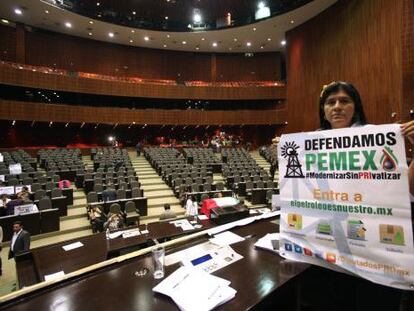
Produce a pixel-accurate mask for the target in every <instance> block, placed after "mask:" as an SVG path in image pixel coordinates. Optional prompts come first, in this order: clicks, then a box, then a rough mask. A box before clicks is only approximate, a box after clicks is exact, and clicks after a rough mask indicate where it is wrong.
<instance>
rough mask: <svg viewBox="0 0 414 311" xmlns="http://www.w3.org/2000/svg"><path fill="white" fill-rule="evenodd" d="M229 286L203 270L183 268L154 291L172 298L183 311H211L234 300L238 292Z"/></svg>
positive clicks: (227, 282) (223, 280)
mask: <svg viewBox="0 0 414 311" xmlns="http://www.w3.org/2000/svg"><path fill="white" fill-rule="evenodd" d="M229 285H230V282H229V281H227V280H225V279H222V278H219V277H216V276H214V275H211V274H208V273H206V272H203V271H202V270H196V269H192V268H189V267H181V268H178V269H177V270H176V271H175V272H173V273H172V274H171V275H170V276H169V277H167V278H166V279H165V280H163V281H162V282H161V283H160V284H158V285H157V286H156V287H154V288H153V290H154V291H155V292H158V293H161V294H164V295H167V296H170V297H171V298H172V299H173V300H174V302H175V303H176V304H177V305H178V307H179V308H180V309H181V310H184V311H187V310H188V311H190V310H191V311H192V310H198V311H209V310H212V309H214V308H215V307H217V306H219V305H221V304H223V303H225V302H227V301H229V300H231V299H232V298H234V296H235V295H236V293H237V291H236V290H234V289H233V288H231V287H230V286H229ZM189 293H191V295H189Z"/></svg>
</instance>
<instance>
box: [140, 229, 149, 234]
mask: <svg viewBox="0 0 414 311" xmlns="http://www.w3.org/2000/svg"><path fill="white" fill-rule="evenodd" d="M148 233H149V231H148V230H141V234H148Z"/></svg>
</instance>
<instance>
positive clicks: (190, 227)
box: [170, 219, 194, 231]
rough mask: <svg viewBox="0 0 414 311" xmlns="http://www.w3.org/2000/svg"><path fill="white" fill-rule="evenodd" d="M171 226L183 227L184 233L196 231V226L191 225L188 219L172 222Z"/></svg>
mask: <svg viewBox="0 0 414 311" xmlns="http://www.w3.org/2000/svg"><path fill="white" fill-rule="evenodd" d="M170 224H173V225H174V226H176V227H181V229H183V231H188V230H194V226H193V225H192V224H190V222H189V221H188V219H179V220H174V221H170Z"/></svg>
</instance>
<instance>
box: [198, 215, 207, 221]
mask: <svg viewBox="0 0 414 311" xmlns="http://www.w3.org/2000/svg"><path fill="white" fill-rule="evenodd" d="M197 217H198V219H200V220H208V217H207V216H206V215H198V216H197Z"/></svg>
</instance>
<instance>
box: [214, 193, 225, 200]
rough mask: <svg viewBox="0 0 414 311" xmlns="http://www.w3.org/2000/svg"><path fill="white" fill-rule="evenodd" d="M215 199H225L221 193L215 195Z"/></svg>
mask: <svg viewBox="0 0 414 311" xmlns="http://www.w3.org/2000/svg"><path fill="white" fill-rule="evenodd" d="M214 197H215V198H216V199H218V198H222V197H223V194H222V193H221V192H219V193H216V194H215V195H214Z"/></svg>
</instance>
